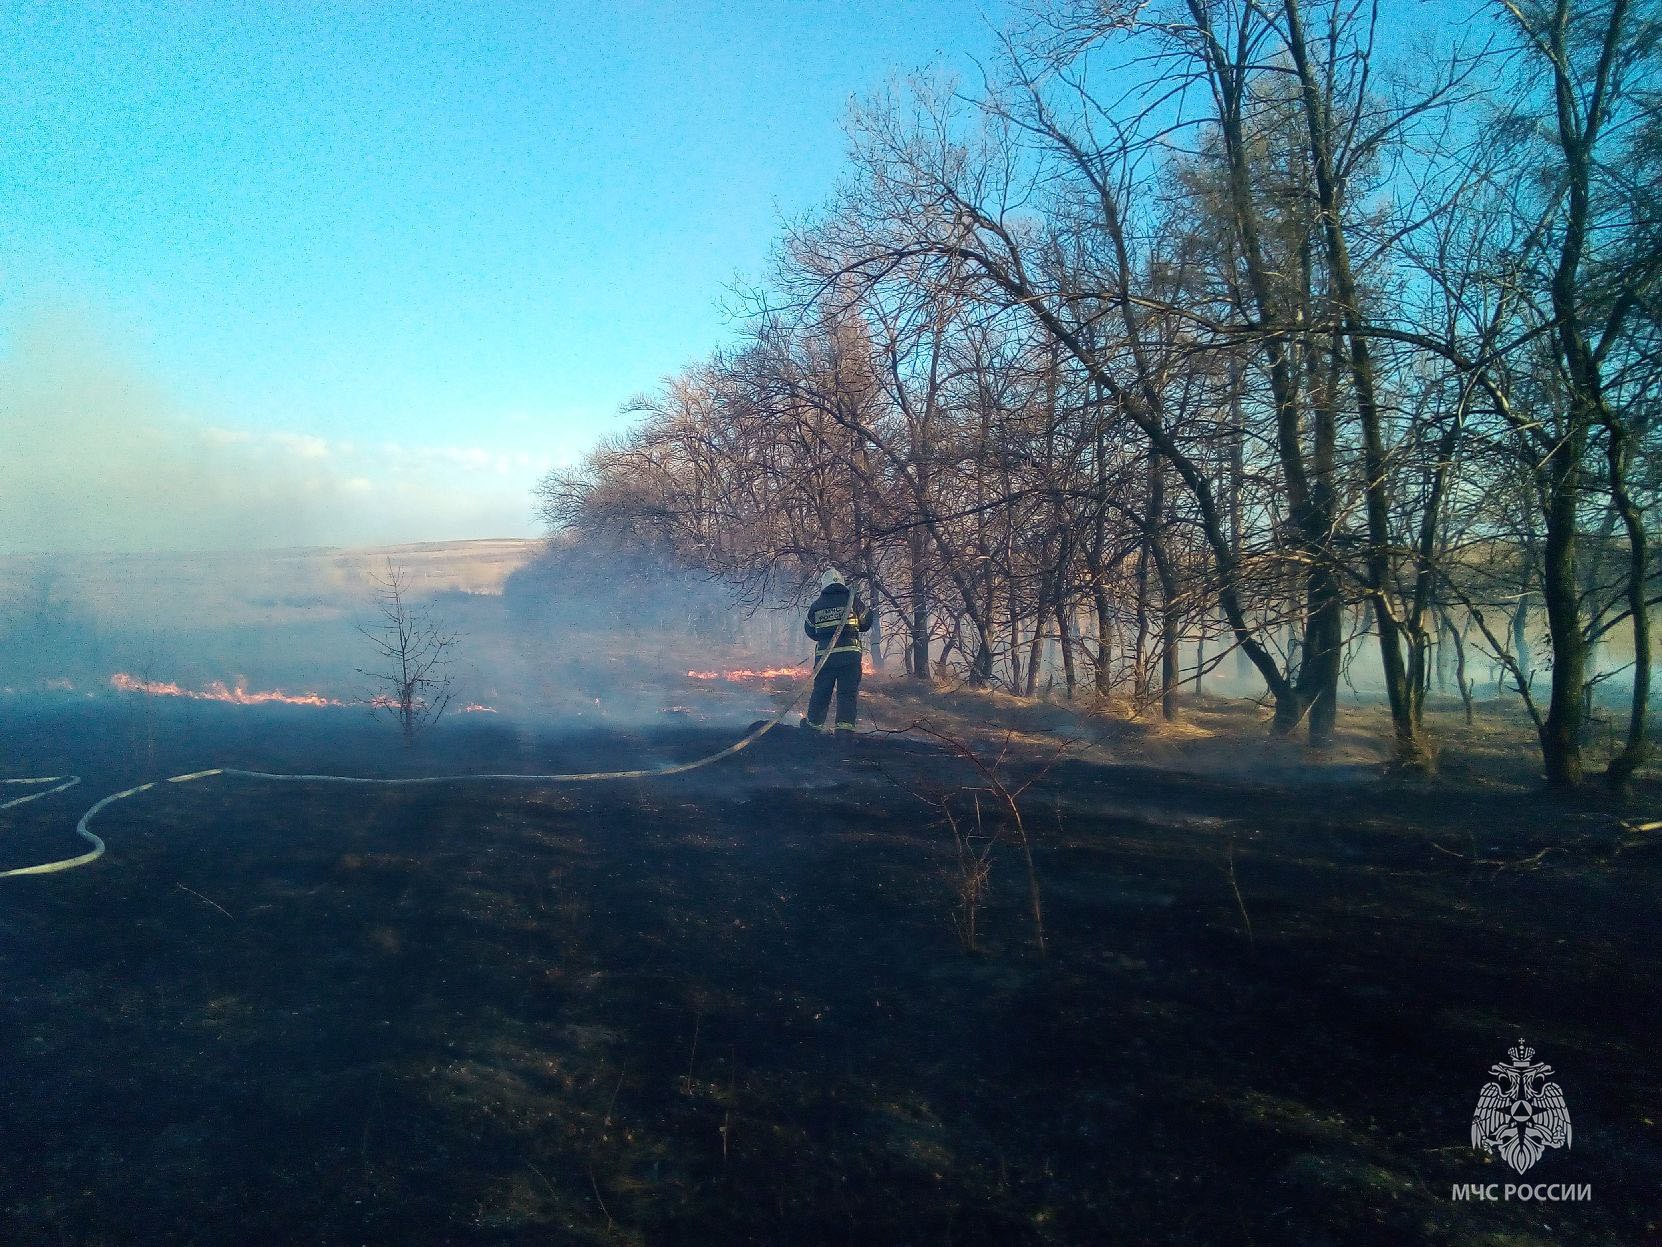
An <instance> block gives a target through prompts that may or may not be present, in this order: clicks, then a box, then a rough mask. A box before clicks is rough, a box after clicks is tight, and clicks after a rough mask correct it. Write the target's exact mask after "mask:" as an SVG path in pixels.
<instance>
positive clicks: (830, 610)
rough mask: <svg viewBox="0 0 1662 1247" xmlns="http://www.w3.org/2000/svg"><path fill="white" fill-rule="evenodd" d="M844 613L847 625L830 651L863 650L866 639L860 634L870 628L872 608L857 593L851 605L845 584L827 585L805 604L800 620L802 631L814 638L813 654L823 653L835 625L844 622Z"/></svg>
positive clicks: (816, 655) (834, 631)
mask: <svg viewBox="0 0 1662 1247" xmlns="http://www.w3.org/2000/svg"><path fill="white" fill-rule="evenodd" d="M844 616H847V618H848V625H847V626H846V627H844V628H843V631H842V635H841V636H840V637H837V644H836V647H835V648H833V649H831V650H830V652H831V653H833V654H863V653H864V652H865V648H866V647H865V642H864V641H862V640H861V634H862V633H864V632H867V631H869V630H870V628H871V623H872V611H871V609H870V608H869V607H867V606H866V604H865V603H864V602H862V601H861V600H860V597H859V595H858V594H855V595H854V603H853V606H852V608H851V607H850V605H849V591H848V586H847V585H827V586H826V587H825V588H824V589H823V590H822V591H821V592H820V595H819V596H818V597H817V598H815V599H814V604H813V605H812V606H810V607H809V608H808V617H807V619H805V620H804V621H803V623H802V630H803V632H805V633H807V634H808V636H809V637H810V638H812V640H813V642H814V657H816V658H821V657H824V655H825V653H826V652H827V651H826V647H827V646H829V645H830V644H831V638H832V637H836V636H837V625H838V624H840V623H842V622H843V618H844Z"/></svg>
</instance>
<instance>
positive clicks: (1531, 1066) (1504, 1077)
mask: <svg viewBox="0 0 1662 1247" xmlns="http://www.w3.org/2000/svg"><path fill="white" fill-rule="evenodd" d="M1508 1055H1510V1056H1511V1058H1512V1060H1511V1061H1510V1062H1509V1063H1507V1064H1505V1065H1499V1064H1497V1065H1491V1066H1490V1067H1489V1072H1490V1073H1491V1074H1495V1075H1497V1076H1498V1077H1499V1078H1500V1081H1499V1082H1491V1083H1485V1084H1484V1086H1483V1090H1482V1091H1481V1092H1479V1093H1478V1096H1477V1110H1476V1111H1475V1112H1474V1113H1473V1114H1472V1146H1473V1147H1474V1148H1478V1149H1480V1150H1482V1151H1484V1152H1499V1153H1500V1158H1501V1159H1502V1160H1504V1161H1505V1162H1506V1163H1507V1164H1509V1165H1511V1166H1512V1168H1514V1169H1516V1170H1517V1171H1518V1172H1519V1173H1523V1172H1524V1171H1526V1170H1527V1169H1528V1168H1529V1167H1530V1166H1531V1165H1533V1164H1534V1163H1535V1162H1536V1161H1538V1160H1540V1159H1541V1157H1542V1156H1543V1155H1545V1153H1546V1150H1547V1149H1548V1148H1549V1147H1569V1146H1570V1110H1569V1109H1568V1108H1566V1107H1565V1106H1564V1089H1563V1088H1562V1087H1560V1086H1559V1085H1558V1084H1557V1083H1555V1082H1542V1081H1541V1080H1542V1079H1543V1078H1545V1077H1546V1076H1547V1075H1548V1074H1550V1073H1552V1066H1550V1065H1548V1064H1546V1063H1545V1062H1544V1061H1537V1060H1536V1059H1535V1049H1534V1048H1529V1047H1525V1046H1524V1041H1523V1040H1521V1039H1520V1040H1518V1046H1517V1047H1516V1048H1512V1049H1510V1050H1509V1052H1508Z"/></svg>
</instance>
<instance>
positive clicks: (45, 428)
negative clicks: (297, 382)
mask: <svg viewBox="0 0 1662 1247" xmlns="http://www.w3.org/2000/svg"><path fill="white" fill-rule="evenodd" d="M0 447H4V454H3V456H0V554H41V553H75V552H93V551H103V552H126V551H182V550H234V549H275V548H281V547H285V546H300V545H382V544H391V543H397V542H408V541H440V540H455V539H461V538H470V537H487V536H513V535H530V533H531V531H532V517H531V502H530V494H531V487H532V484H533V483H534V482H535V480H536V479H537V478H538V476H540V475H541V473H542V472H543V471H545V470H546V468H547V466H548V465H547V464H546V463H545V462H541V461H538V460H536V459H534V458H533V457H532V456H531V455H529V454H501V453H493V452H490V451H486V450H483V449H479V448H476V447H454V446H451V447H423V446H408V445H399V444H391V443H385V442H381V443H375V444H357V443H354V442H352V441H349V440H329V439H325V438H320V437H315V436H305V435H297V434H293V433H283V432H251V431H247V430H236V429H228V428H223V427H219V426H216V425H215V424H213V423H211V422H209V421H206V420H202V419H197V418H193V417H192V416H190V415H189V414H187V413H184V412H182V411H180V410H179V409H178V408H177V406H176V405H175V404H174V403H172V402H171V401H170V400H169V398H168V397H167V395H166V394H165V392H164V391H163V390H162V389H161V388H160V387H159V386H157V385H156V384H155V383H153V382H151V381H149V380H147V379H145V378H144V377H143V376H142V375H140V373H139V371H138V370H137V369H134V368H132V367H130V366H128V365H125V364H124V363H122V362H121V361H120V360H119V359H118V358H117V357H116V355H115V353H114V352H112V351H111V350H110V349H109V347H108V346H107V345H105V344H104V343H103V342H101V341H99V340H98V338H97V337H96V335H95V334H93V333H92V332H90V331H89V330H88V329H87V327H86V326H85V325H84V324H82V323H80V322H79V321H78V320H77V319H76V318H75V317H73V316H71V315H67V314H62V313H54V314H51V315H45V316H37V317H35V318H34V319H32V320H31V321H29V322H28V323H26V324H24V325H23V326H21V327H20V328H19V329H18V331H17V332H16V333H14V334H13V335H12V349H11V351H10V353H9V354H8V355H7V356H6V357H5V358H3V359H0Z"/></svg>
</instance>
